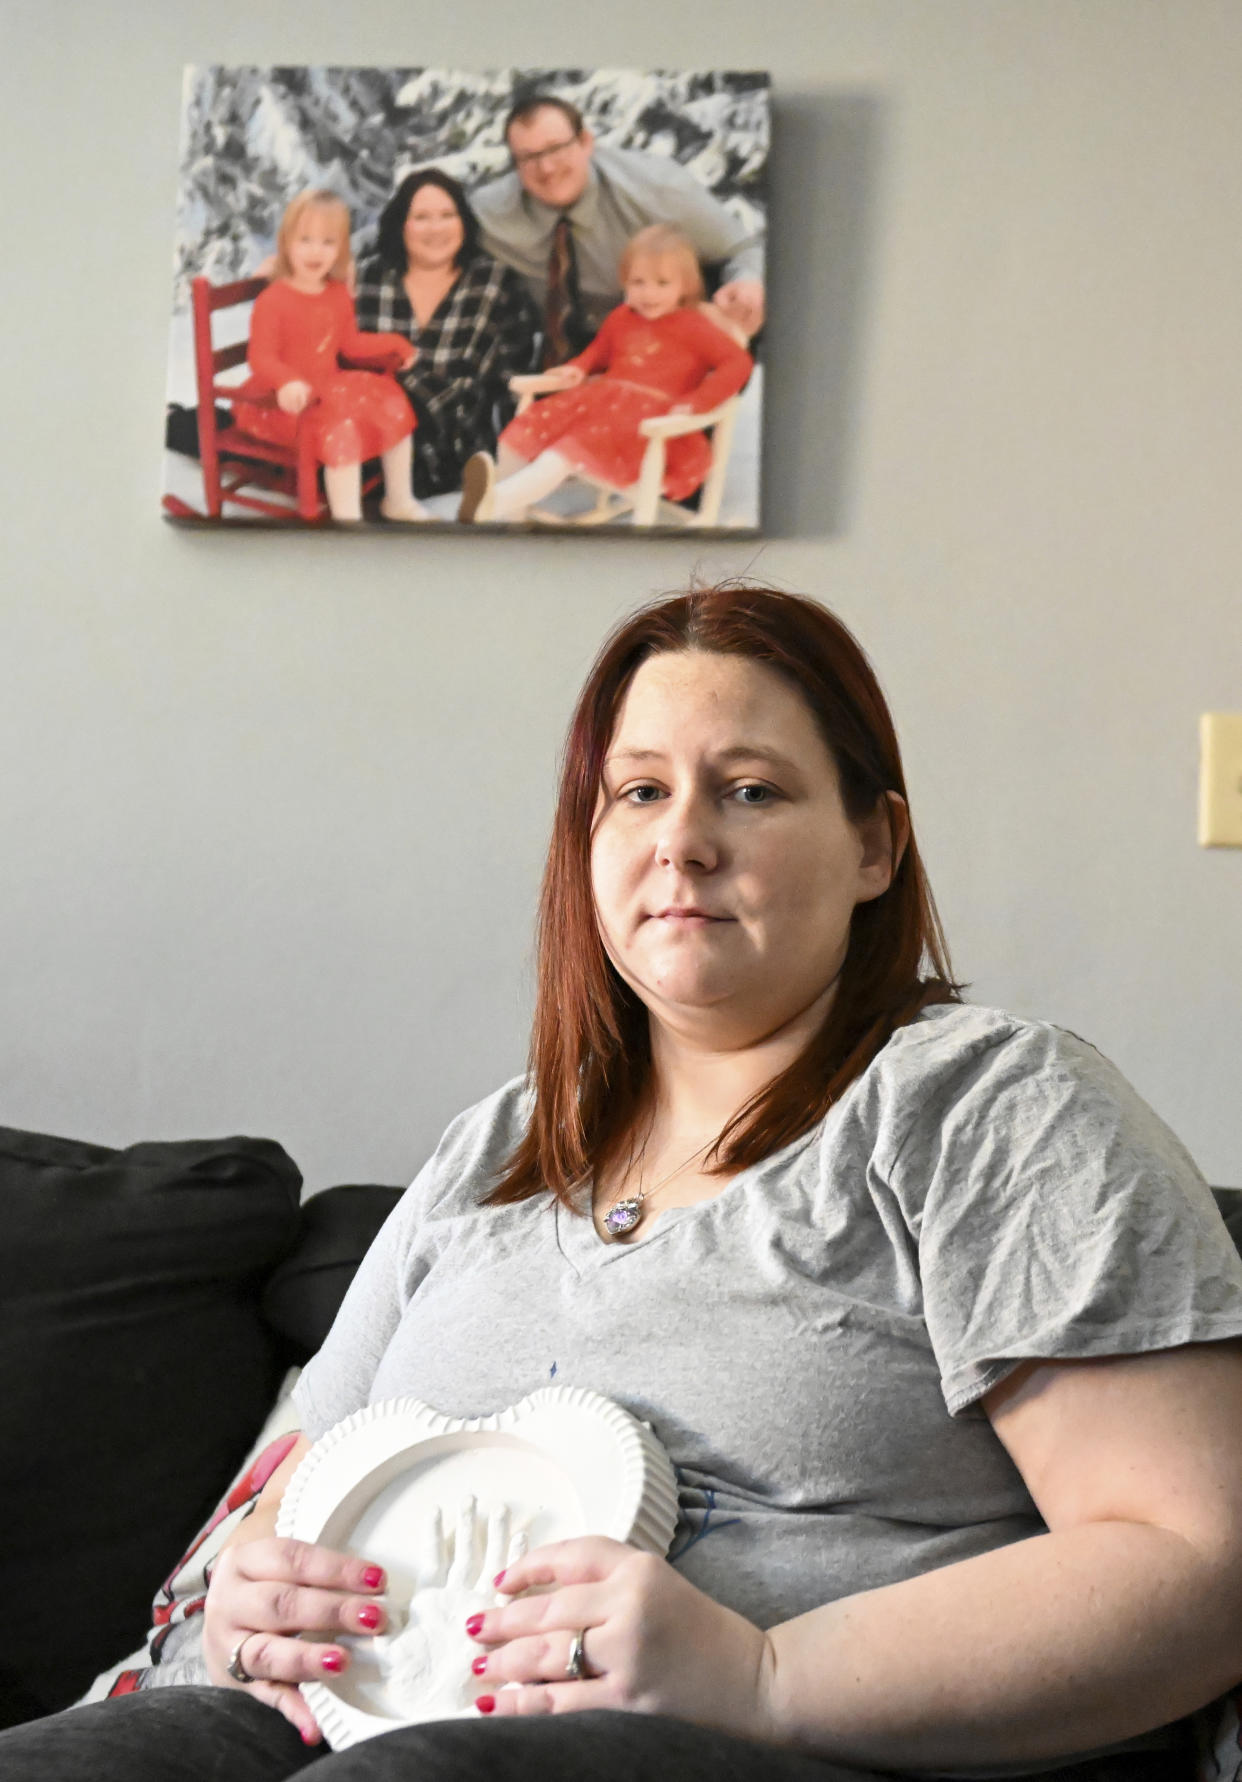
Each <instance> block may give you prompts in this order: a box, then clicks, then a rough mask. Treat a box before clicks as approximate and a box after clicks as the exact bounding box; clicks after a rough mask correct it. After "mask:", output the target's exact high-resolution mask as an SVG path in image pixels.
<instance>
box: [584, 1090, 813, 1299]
mask: <svg viewBox="0 0 1242 1782" xmlns="http://www.w3.org/2000/svg"><path fill="white" fill-rule="evenodd" d="M821 1126H822V1122H817V1123H816V1125H814V1126H813V1127H812V1128H811V1130H810V1131H809V1132H804V1133H803V1134H802V1135H801V1137H800V1138H796V1139H793V1140H791V1142H790V1143H789V1144H787V1145H784V1146H783V1147H782V1148H781V1149H780V1150H779V1151H773V1153H772V1155H771V1156H770V1157H764V1158H762V1159H761V1160H760V1161H759V1162H758V1163H752V1164H749V1165H748V1166H747V1167H746V1168H745V1169H742V1170H739V1171H738V1173H737V1174H736V1175H735V1176H733V1177H731V1178H730V1179H729V1181H727V1182H726V1183H725V1185H724V1187H723V1188H722V1189H721V1190H720V1192H719V1193H718V1194H712V1195H709V1196H708V1197H707V1199H706V1200H692V1201H690V1202H688V1203H687V1205H685V1206H679V1207H664V1208H662V1209H660V1210H658V1211H656V1212H655V1214H654V1217H651V1216H650V1215H649V1217H651V1223H650V1226H649V1228H648V1230H647V1234H646V1236H645V1237H640V1238H639V1239H638V1241H637V1242H636V1243H628V1244H619V1243H616V1242H615V1241H612V1240H610V1239H608V1238H603V1237H601V1236H600V1235H599V1232H598V1231H597V1230H596V1229H595V1220H594V1217H593V1216H592V1212H591V1208H590V1206H589V1205H588V1206H586V1207H585V1208H584V1210H583V1211H582V1212H581V1213H571V1212H570V1211H569V1209H568V1208H567V1207H566V1206H564V1205H563V1204H562V1203H561V1202H560V1201H559V1200H558V1201H557V1202H556V1206H555V1210H554V1216H555V1219H556V1245H557V1248H558V1249H559V1251H560V1253H561V1255H562V1256H563V1257H564V1258H565V1260H566V1262H568V1263H569V1265H570V1267H571V1268H572V1269H573V1270H574V1272H575V1274H577V1275H580V1276H581V1275H587V1274H592V1273H594V1271H595V1270H596V1269H600V1268H604V1267H607V1266H608V1264H610V1263H615V1262H619V1261H620V1260H621V1259H622V1258H623V1257H626V1256H634V1255H637V1254H640V1253H641V1252H642V1251H644V1250H646V1249H649V1248H650V1247H651V1245H652V1244H658V1243H660V1242H661V1240H662V1239H663V1238H665V1237H666V1236H667V1234H668V1233H669V1232H671V1231H675V1230H677V1229H678V1228H679V1227H680V1226H682V1225H685V1224H686V1223H687V1222H688V1221H690V1220H693V1219H698V1218H708V1217H710V1216H711V1215H712V1211H713V1209H716V1208H719V1207H721V1206H722V1205H724V1204H726V1203H728V1202H729V1201H730V1200H733V1201H736V1200H739V1199H740V1198H741V1195H742V1194H743V1193H744V1192H745V1190H746V1188H747V1187H748V1186H749V1185H750V1183H751V1182H753V1180H754V1179H755V1177H756V1176H758V1175H759V1174H760V1172H761V1171H763V1170H766V1169H768V1168H770V1167H771V1166H772V1165H773V1164H775V1163H781V1162H783V1161H784V1160H786V1159H787V1158H790V1157H793V1156H795V1155H796V1153H797V1152H798V1151H800V1150H802V1149H803V1148H804V1147H805V1146H807V1145H809V1144H810V1143H811V1142H812V1141H813V1140H814V1139H815V1137H816V1136H817V1134H818V1133H819V1131H820V1129H821ZM583 1193H584V1195H585V1194H586V1193H587V1190H586V1189H584V1190H583ZM640 1229H641V1227H640Z"/></svg>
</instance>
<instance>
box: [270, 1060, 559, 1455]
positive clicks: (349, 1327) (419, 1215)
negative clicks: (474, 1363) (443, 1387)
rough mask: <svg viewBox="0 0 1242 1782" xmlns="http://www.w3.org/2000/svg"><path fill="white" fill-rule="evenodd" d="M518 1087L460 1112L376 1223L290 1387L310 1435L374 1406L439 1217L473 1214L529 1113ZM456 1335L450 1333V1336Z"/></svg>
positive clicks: (438, 1234)
mask: <svg viewBox="0 0 1242 1782" xmlns="http://www.w3.org/2000/svg"><path fill="white" fill-rule="evenodd" d="M519 1089H520V1080H519V1081H515V1082H512V1083H507V1084H506V1085H505V1086H504V1087H503V1088H502V1089H500V1090H498V1091H497V1092H496V1094H495V1095H491V1096H489V1097H488V1098H487V1099H486V1100H485V1101H482V1102H479V1103H477V1104H476V1105H475V1106H474V1107H470V1108H467V1109H466V1110H465V1112H464V1113H461V1114H459V1115H458V1116H457V1118H456V1119H455V1120H454V1121H453V1122H452V1124H451V1125H450V1126H449V1127H448V1129H447V1130H446V1132H445V1134H444V1137H443V1138H442V1139H441V1140H440V1143H439V1145H438V1146H437V1147H436V1150H435V1153H434V1155H433V1156H432V1157H430V1158H429V1159H428V1161H427V1162H426V1163H425V1164H424V1165H423V1167H422V1169H421V1170H420V1171H419V1172H418V1174H417V1176H415V1178H414V1180H413V1182H412V1183H411V1184H410V1186H409V1187H408V1188H407V1189H406V1191H405V1193H404V1194H403V1195H402V1196H401V1199H400V1200H399V1201H398V1202H397V1204H396V1206H395V1207H394V1208H393V1210H392V1212H391V1213H390V1214H389V1215H388V1218H387V1219H386V1220H385V1221H384V1224H383V1225H382V1226H381V1227H380V1230H379V1231H378V1233H377V1234H376V1236H375V1239H374V1241H373V1242H372V1244H371V1247H370V1249H369V1250H368V1251H367V1253H366V1255H365V1256H364V1257H363V1259H362V1261H361V1263H360V1264H359V1267H358V1272H357V1273H356V1274H355V1276H354V1278H353V1280H352V1282H351V1283H350V1286H349V1290H348V1291H347V1293H346V1294H345V1297H344V1299H343V1300H342V1301H341V1307H340V1310H339V1311H338V1312H337V1315H336V1318H335V1319H334V1321H333V1324H332V1328H331V1330H330V1331H329V1332H328V1334H327V1337H326V1338H325V1339H324V1342H323V1346H322V1347H321V1348H320V1349H319V1350H318V1352H317V1353H316V1354H315V1355H313V1356H312V1357H311V1359H310V1360H309V1361H308V1362H307V1364H306V1366H305V1367H304V1368H303V1370H302V1372H301V1375H300V1376H299V1378H298V1382H297V1384H296V1386H295V1387H294V1389H293V1399H294V1403H295V1404H296V1405H297V1407H298V1414H299V1417H300V1419H301V1427H302V1431H303V1433H304V1434H305V1435H307V1436H309V1437H310V1439H311V1440H312V1441H317V1440H318V1439H319V1437H320V1436H321V1435H323V1434H324V1433H325V1432H326V1431H327V1430H329V1429H331V1428H332V1426H333V1424H335V1423H339V1422H340V1421H341V1419H342V1418H343V1417H348V1416H350V1415H351V1414H352V1413H353V1412H354V1411H356V1410H358V1409H359V1408H360V1407H361V1406H363V1405H366V1404H369V1403H370V1399H371V1388H372V1384H373V1382H374V1380H375V1375H376V1372H377V1370H378V1368H379V1365H380V1362H381V1361H382V1360H383V1357H384V1353H385V1351H386V1350H387V1348H388V1345H389V1344H390V1342H391V1341H392V1339H393V1336H394V1335H395V1334H396V1332H397V1330H398V1328H399V1327H400V1324H401V1320H402V1318H403V1317H404V1315H405V1312H406V1309H407V1308H408V1306H409V1304H410V1301H411V1299H412V1297H413V1295H414V1294H415V1292H416V1291H417V1289H418V1287H419V1284H420V1283H421V1282H422V1281H423V1280H424V1279H425V1277H426V1275H427V1271H428V1269H429V1268H430V1267H431V1265H432V1263H433V1261H434V1260H435V1257H436V1254H437V1251H438V1248H439V1245H440V1243H441V1242H442V1241H444V1233H445V1228H446V1224H447V1225H449V1226H451V1220H447V1221H446V1219H445V1218H444V1217H440V1216H438V1215H442V1214H443V1213H445V1212H446V1211H447V1210H450V1209H454V1208H455V1206H456V1203H457V1202H459V1201H461V1200H462V1199H463V1198H464V1200H465V1202H466V1204H467V1205H468V1206H469V1208H470V1210H471V1211H473V1210H474V1207H475V1203H476V1202H477V1200H478V1199H479V1198H481V1197H482V1195H483V1194H484V1193H485V1192H486V1190H487V1188H488V1187H489V1186H490V1184H491V1183H492V1182H493V1181H494V1180H496V1178H497V1176H498V1174H499V1172H500V1170H502V1169H503V1167H504V1165H505V1163H506V1162H507V1160H508V1156H509V1154H510V1152H511V1150H512V1148H513V1145H514V1144H515V1143H516V1141H517V1137H518V1135H519V1132H520V1130H521V1123H522V1121H524V1119H525V1118H526V1116H527V1113H528V1104H527V1103H526V1101H525V1100H524V1098H523V1097H521V1095H519V1094H516V1093H515V1091H517V1090H519ZM459 1334H460V1333H455V1332H451V1331H449V1332H445V1333H444V1340H445V1341H448V1342H451V1341H453V1340H454V1339H455V1337H456V1336H458V1335H459Z"/></svg>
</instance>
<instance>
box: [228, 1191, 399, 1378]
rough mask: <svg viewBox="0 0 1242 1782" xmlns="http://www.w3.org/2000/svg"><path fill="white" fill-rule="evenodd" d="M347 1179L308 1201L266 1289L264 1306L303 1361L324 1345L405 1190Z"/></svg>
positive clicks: (291, 1352)
mask: <svg viewBox="0 0 1242 1782" xmlns="http://www.w3.org/2000/svg"><path fill="white" fill-rule="evenodd" d="M404 1192H405V1191H404V1189H402V1188H382V1187H379V1186H377V1185H376V1184H374V1183H369V1182H367V1183H361V1182H359V1183H346V1184H344V1185H343V1186H341V1187H339V1188H328V1189H326V1190H325V1191H324V1192H323V1193H322V1194H313V1195H312V1196H311V1198H310V1199H309V1200H306V1201H303V1203H302V1231H301V1235H300V1237H299V1238H298V1242H297V1248H296V1249H294V1250H291V1251H290V1253H289V1255H288V1256H286V1257H285V1260H284V1261H283V1262H282V1263H281V1265H280V1267H279V1268H278V1269H277V1270H276V1271H275V1273H274V1274H273V1275H272V1278H271V1280H270V1281H269V1282H268V1283H267V1285H266V1287H265V1288H264V1289H263V1299H262V1302H261V1303H262V1310H263V1316H264V1317H265V1318H266V1319H267V1322H268V1324H269V1325H270V1326H271V1327H272V1329H273V1330H274V1331H275V1332H276V1333H277V1334H278V1335H279V1336H280V1337H281V1338H282V1339H283V1340H284V1342H285V1343H286V1344H287V1346H288V1359H289V1361H290V1362H292V1363H297V1364H298V1365H300V1364H301V1363H302V1362H304V1361H307V1360H309V1359H310V1357H311V1356H312V1355H313V1354H314V1353H315V1351H316V1349H318V1348H319V1346H320V1345H321V1343H322V1342H323V1340H324V1338H325V1337H326V1336H327V1334H328V1332H329V1330H331V1328H332V1320H333V1319H334V1318H335V1317H336V1312H337V1307H338V1306H339V1305H340V1303H341V1301H342V1299H343V1298H344V1297H345V1289H346V1288H347V1287H348V1286H349V1283H350V1282H351V1281H352V1280H353V1278H354V1271H355V1270H356V1269H357V1267H358V1264H359V1263H360V1262H361V1261H362V1258H363V1257H364V1256H365V1255H366V1253H367V1251H368V1250H369V1249H370V1247H371V1240H372V1238H373V1237H374V1236H375V1234H376V1232H377V1231H378V1230H379V1228H380V1226H381V1225H382V1224H383V1223H384V1220H385V1219H386V1218H387V1217H388V1215H389V1213H391V1211H392V1209H393V1208H394V1207H395V1206H396V1204H397V1202H398V1201H399V1200H400V1199H401V1196H402V1194H403V1193H404Z"/></svg>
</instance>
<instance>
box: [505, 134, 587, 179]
mask: <svg viewBox="0 0 1242 1782" xmlns="http://www.w3.org/2000/svg"><path fill="white" fill-rule="evenodd" d="M577 141H578V138H577V137H576V136H567V137H566V138H565V140H564V142H550V143H549V144H548V146H547V148H541V149H528V150H527V151H526V152H525V153H524V154H521V155H514V157H513V165H514V166H515V167H516V168H517V170H518V172H519V173H521V171H522V169H523V168H524V167H537V166H538V165H539V163H540V162H541V161H548V160H550V159H551V158H552V156H553V155H563V154H564V153H565V150H566V149H568V148H572V147H573V146H574V144H575V143H576V142H577Z"/></svg>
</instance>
